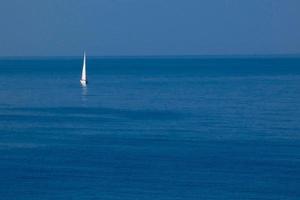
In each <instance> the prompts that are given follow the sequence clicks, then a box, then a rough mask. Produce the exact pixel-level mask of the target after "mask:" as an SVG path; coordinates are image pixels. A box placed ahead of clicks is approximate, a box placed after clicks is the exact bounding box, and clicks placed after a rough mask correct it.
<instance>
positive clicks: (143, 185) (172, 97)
mask: <svg viewBox="0 0 300 200" xmlns="http://www.w3.org/2000/svg"><path fill="white" fill-rule="evenodd" d="M81 66H82V60H81V58H39V59H37V58H36V59H34V58H32V59H0V83H1V84H0V196H1V199H2V200H11V199H14V200H15V199H17V200H19V199H20V200H24V199H26V200H27V199H30V200H35V199H39V200H40V199H45V200H48V199H73V200H77V199H78V200H85V199H88V200H89V199H103V200H115V199H122V200H126V199H128V200H132V199H141V200H154V199H161V200H174V199H178V200H179V199H180V200H181V199H187V200H190V199H193V200H194V199H195V200H196V199H197V200H198V199H211V200H219V199H236V200H240V199H266V200H269V199H291V200H298V199H300V190H299V188H300V59H298V58H269V59H263V58H252V59H238V58H237V59H213V58H207V59H205V58H190V59H183V58H143V59H142V58H130V59H129V58H127V59H125V58H105V59H103V58H102V59H100V58H98V59H96V58H90V59H89V58H88V68H87V70H88V78H89V81H90V84H89V85H88V87H87V88H81V87H80V85H79V79H80V73H81Z"/></svg>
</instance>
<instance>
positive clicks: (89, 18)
mask: <svg viewBox="0 0 300 200" xmlns="http://www.w3.org/2000/svg"><path fill="white" fill-rule="evenodd" d="M84 50H85V51H87V54H88V55H93V56H139V55H141V56H156V55H272V54H300V1H299V0H26V1H25V0H1V4H0V56H78V55H81V54H82V52H83V51H84Z"/></svg>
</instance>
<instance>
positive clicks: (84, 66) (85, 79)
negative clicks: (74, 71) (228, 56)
mask: <svg viewBox="0 0 300 200" xmlns="http://www.w3.org/2000/svg"><path fill="white" fill-rule="evenodd" d="M80 83H81V85H82V86H83V87H85V86H86V85H87V83H88V81H87V78H86V55H85V52H84V55H83V66H82V74H81V79H80Z"/></svg>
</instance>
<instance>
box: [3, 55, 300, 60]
mask: <svg viewBox="0 0 300 200" xmlns="http://www.w3.org/2000/svg"><path fill="white" fill-rule="evenodd" d="M82 56H83V55H48V56H47V55H25V56H19V55H17V56H1V55H0V59H14V58H19V59H30V58H40V59H43V58H80V57H82ZM87 57H90V58H103V59H105V58H300V54H199V55H196V54H195V55H193V54H191V55H184V54H182V55H94V54H92V55H90V56H89V55H88V54H87Z"/></svg>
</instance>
